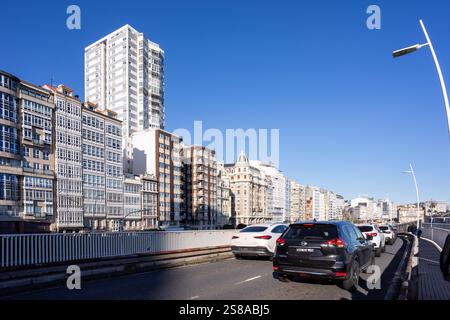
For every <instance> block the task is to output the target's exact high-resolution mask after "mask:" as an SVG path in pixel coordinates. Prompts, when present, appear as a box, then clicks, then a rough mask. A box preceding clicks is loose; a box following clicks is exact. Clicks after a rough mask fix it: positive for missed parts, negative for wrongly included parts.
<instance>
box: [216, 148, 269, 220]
mask: <svg viewBox="0 0 450 320" xmlns="http://www.w3.org/2000/svg"><path fill="white" fill-rule="evenodd" d="M225 168H226V170H227V175H228V176H229V177H230V189H231V193H232V197H231V215H232V216H233V218H234V219H235V220H236V224H245V225H248V224H255V223H263V222H270V221H272V216H271V215H270V214H269V213H268V212H267V207H268V199H269V195H268V185H267V180H266V177H265V175H264V174H263V173H262V172H261V171H260V170H259V169H258V168H256V167H254V166H252V165H251V164H250V161H249V159H248V157H247V156H246V155H245V154H244V153H241V154H240V155H239V158H238V160H237V161H236V163H235V164H227V165H225Z"/></svg>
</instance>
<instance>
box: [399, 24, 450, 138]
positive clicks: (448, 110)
mask: <svg viewBox="0 0 450 320" xmlns="http://www.w3.org/2000/svg"><path fill="white" fill-rule="evenodd" d="M419 22H420V26H421V27H422V30H423V33H424V35H425V38H426V40H427V42H426V43H424V44H415V45H413V46H410V47H407V48H403V49H400V50H396V51H394V52H392V55H393V57H394V58H398V57H401V56H404V55H406V54H409V53H412V52H416V51H417V50H419V49H420V48H422V47H425V46H428V47H430V51H431V54H432V56H433V60H434V63H435V65H436V69H437V73H438V76H439V81H440V82H441V89H442V95H443V96H444V104H445V111H446V114H447V129H448V135H449V137H450V106H449V102H448V94H447V88H446V87H445V82H444V77H443V75H442V71H441V66H440V65H439V61H438V59H437V56H436V52H435V51H434V47H433V44H432V42H431V40H430V37H429V36H428V32H427V29H426V28H425V25H424V24H423V21H422V20H419Z"/></svg>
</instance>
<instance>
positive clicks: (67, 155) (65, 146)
mask: <svg viewBox="0 0 450 320" xmlns="http://www.w3.org/2000/svg"><path fill="white" fill-rule="evenodd" d="M43 88H44V89H47V90H49V91H51V92H52V94H53V95H54V102H55V157H54V159H55V175H56V194H55V210H56V211H55V213H56V214H55V223H54V229H55V231H63V230H67V231H79V230H82V229H83V228H84V222H83V216H84V215H83V172H82V170H83V163H82V141H81V140H82V139H81V102H80V100H79V99H78V97H76V96H74V94H73V90H72V89H70V88H69V87H67V86H64V85H59V86H58V87H53V86H51V85H48V84H47V85H44V86H43Z"/></svg>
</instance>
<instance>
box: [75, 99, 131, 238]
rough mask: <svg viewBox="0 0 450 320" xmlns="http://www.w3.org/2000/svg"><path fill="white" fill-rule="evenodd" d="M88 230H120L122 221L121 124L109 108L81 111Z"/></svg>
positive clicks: (86, 223)
mask: <svg viewBox="0 0 450 320" xmlns="http://www.w3.org/2000/svg"><path fill="white" fill-rule="evenodd" d="M82 149H83V189H84V197H83V198H84V213H85V214H84V220H85V223H84V224H85V227H86V228H88V229H92V230H112V231H114V230H116V231H117V230H119V228H120V226H121V222H122V218H123V164H122V123H121V121H120V120H118V119H117V118H116V114H115V113H114V112H112V111H110V110H108V109H104V110H100V109H98V107H97V105H95V104H92V103H86V104H85V105H84V106H83V109H82Z"/></svg>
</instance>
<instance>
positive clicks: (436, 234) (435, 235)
mask: <svg viewBox="0 0 450 320" xmlns="http://www.w3.org/2000/svg"><path fill="white" fill-rule="evenodd" d="M449 234H450V229H448V228H442V226H441V225H439V224H435V223H433V227H431V224H430V223H424V224H423V225H422V237H424V238H427V239H430V240H433V241H434V242H436V243H437V244H438V245H439V246H440V247H441V248H443V247H444V243H445V239H447V236H448V235H449Z"/></svg>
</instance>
